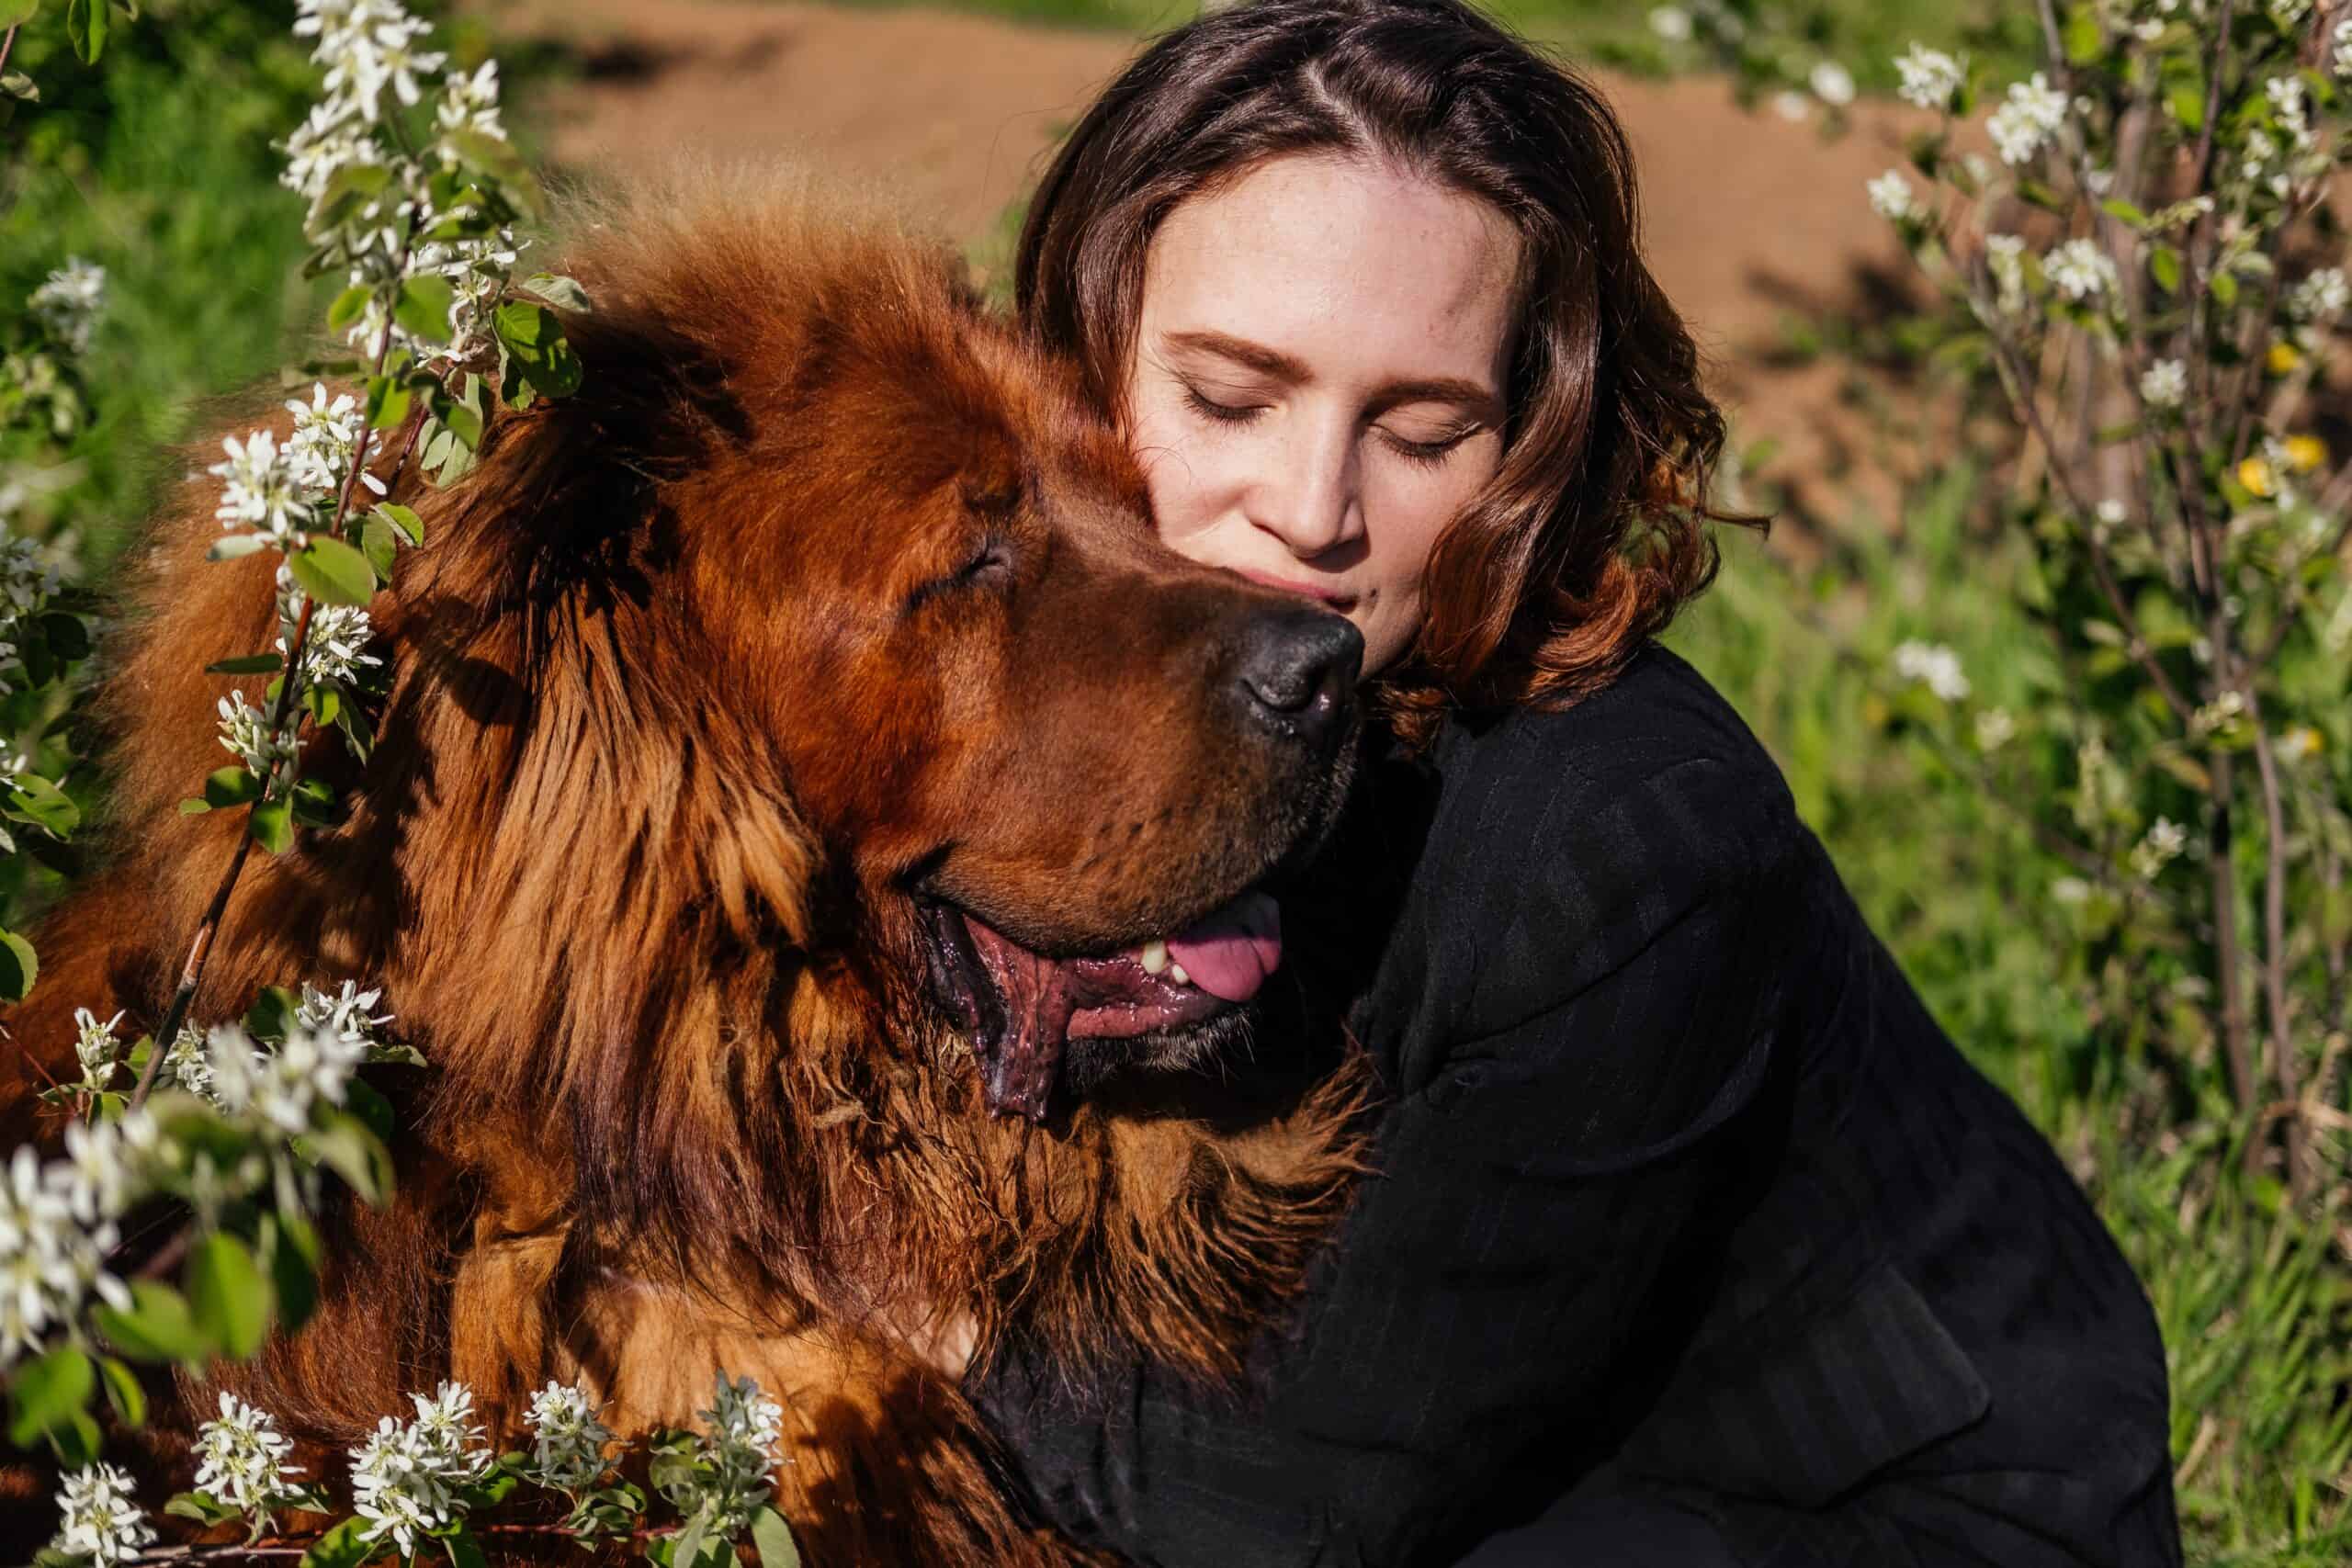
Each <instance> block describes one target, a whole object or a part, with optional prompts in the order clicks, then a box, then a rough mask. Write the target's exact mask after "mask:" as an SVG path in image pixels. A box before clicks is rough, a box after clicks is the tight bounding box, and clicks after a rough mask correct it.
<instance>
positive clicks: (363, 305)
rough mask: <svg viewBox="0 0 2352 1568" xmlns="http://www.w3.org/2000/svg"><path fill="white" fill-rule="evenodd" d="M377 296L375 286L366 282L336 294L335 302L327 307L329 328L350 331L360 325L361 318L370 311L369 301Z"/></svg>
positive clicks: (335, 330)
mask: <svg viewBox="0 0 2352 1568" xmlns="http://www.w3.org/2000/svg"><path fill="white" fill-rule="evenodd" d="M375 297H376V290H375V288H374V286H373V285H371V284H366V283H355V284H353V285H352V286H351V287H350V288H346V289H345V290H344V291H343V292H342V293H340V294H338V295H336V296H335V297H334V304H332V305H329V306H328V307H327V330H328V331H329V332H337V333H340V332H348V331H349V330H350V329H351V328H353V327H355V326H356V325H358V324H359V318H360V317H362V316H364V315H366V314H367V313H368V300H370V299H374V298H375Z"/></svg>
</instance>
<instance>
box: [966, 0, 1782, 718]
mask: <svg viewBox="0 0 2352 1568" xmlns="http://www.w3.org/2000/svg"><path fill="white" fill-rule="evenodd" d="M1293 154H1319V155H1324V156H1340V157H1349V158H1362V159H1380V160H1383V161H1385V162H1387V163H1390V164H1395V165H1397V166H1398V167H1401V168H1403V169H1406V170H1408V171H1410V172H1412V173H1414V174H1417V175H1421V176H1423V177H1426V178H1430V179H1433V180H1435V181H1437V182H1439V183H1441V184H1443V185H1446V186H1452V187H1453V188H1456V189H1459V190H1462V191H1464V192H1467V193H1468V194H1470V195H1472V196H1476V197H1480V198H1482V199H1483V200H1485V201H1487V202H1488V203H1490V204H1491V205H1492V206H1493V207H1494V208H1495V209H1497V210H1498V211H1500V212H1501V213H1502V214H1503V215H1504V216H1505V217H1506V218H1507V219H1508V220H1510V223H1511V224H1512V226H1513V227H1514V228H1515V229H1516V230H1517V231H1518V233H1519V235H1520V239H1521V266H1520V277H1521V284H1520V287H1521V291H1522V296H1521V301H1520V307H1519V310H1520V319H1519V330H1518V333H1517V337H1516V344H1517V346H1516V347H1515V349H1514V351H1513V358H1512V364H1511V367H1510V380H1509V388H1508V398H1509V402H1510V419H1509V423H1508V424H1507V427H1506V430H1505V446H1504V452H1503V458H1502V463H1501V466H1500V468H1499V470H1498V472H1497V473H1496V475H1495V477H1494V479H1493V480H1492V481H1491V482H1490V483H1488V484H1487V487H1486V488H1485V489H1484V490H1483V491H1481V492H1480V493H1479V494H1478V495H1477V496H1476V497H1475V498H1474V499H1473V500H1472V501H1471V502H1469V503H1468V505H1466V506H1465V507H1464V509H1463V511H1462V513H1461V514H1460V515H1459V516H1457V517H1455V518H1454V519H1453V520H1452V522H1451V523H1450V524H1449V525H1447V527H1446V528H1445V530H1444V531H1443V532H1442V534H1441V535H1440V536H1439V538H1438V542H1437V545H1436V547H1435V548H1434V550H1433V552H1432V554H1431V556H1430V563H1429V567H1428V572H1427V578H1426V587H1427V606H1426V611H1425V614H1424V616H1423V620H1422V623H1421V627H1420V630H1419V634H1418V636H1417V637H1416V639H1415V641H1414V643H1413V646H1412V647H1411V649H1409V650H1408V653H1407V656H1406V657H1405V658H1404V659H1403V660H1399V661H1398V664H1397V667H1396V668H1395V670H1394V671H1392V672H1391V673H1390V674H1389V675H1388V676H1387V677H1386V679H1385V680H1384V681H1383V682H1382V688H1383V696H1384V698H1385V705H1386V706H1387V708H1388V711H1389V714H1390V717H1391V721H1392V723H1393V724H1394V725H1395V727H1396V728H1397V731H1398V732H1399V733H1400V734H1402V735H1403V736H1404V737H1405V738H1406V739H1408V740H1410V741H1413V742H1416V743H1420V742H1425V741H1426V740H1427V739H1429V737H1430V735H1431V734H1432V733H1433V731H1434V729H1435V728H1436V722H1437V719H1438V718H1439V716H1441V715H1442V712H1443V711H1444V710H1445V708H1446V707H1448V706H1449V705H1462V706H1467V707H1481V708H1493V707H1507V706H1513V705H1542V706H1565V705H1568V704H1571V703H1573V702H1575V701H1576V700H1577V699H1578V698H1579V697H1582V696H1584V695H1585V694H1589V693H1590V692H1592V691H1595V690H1597V689H1599V688H1600V686H1602V685H1605V684H1607V682H1609V681H1610V679H1611V677H1613V676H1614V675H1615V673H1616V672H1617V671H1618V669H1619V668H1620V667H1621V666H1622V665H1623V662H1624V660H1626V659H1627V657H1629V656H1630V655H1631V654H1632V652H1633V651H1634V649H1636V648H1637V647H1639V646H1640V644H1641V643H1642V641H1643V640H1644V639H1645V638H1647V637H1651V636H1654V635H1656V634H1657V633H1658V632H1660V631H1662V630H1664V629H1665V627H1666V626H1667V624H1668V622H1669V621H1671V620H1672V619H1673V617H1674V615H1675V612H1676V611H1677V610H1678V609H1679V608H1680V606H1681V605H1682V604H1684V603H1685V602H1686V601H1688V600H1689V599H1691V597H1692V596H1694V595H1695V594H1697V593H1699V592H1701V591H1702V590H1703V589H1704V588H1705V587H1706V586H1707V584H1708V583H1709V582H1710V581H1712V580H1713V577H1714V572H1715V567H1716V560H1717V558H1716V552H1715V546H1714V540H1713V537H1712V534H1711V530H1710V528H1709V526H1708V525H1709V524H1711V523H1736V524H1740V525H1753V526H1759V527H1760V526H1762V525H1764V524H1765V522H1766V519H1764V518H1761V517H1757V516H1751V515H1747V514H1745V513H1730V512H1724V511H1719V510H1716V509H1715V508H1713V506H1711V505H1710V504H1709V503H1708V501H1707V496H1708V491H1709V487H1710V480H1711V478H1712V475H1713V468H1714V464H1715V462H1716V460H1717V458H1718V457H1719V456H1720V455H1721V453H1722V450H1723V444H1724V421H1723V414H1722V412H1721V411H1720V410H1718V409H1717V408H1716V406H1715V404H1714V402H1713V400H1712V399H1710V398H1709V397H1708V396H1707V394H1706V393H1705V392H1704V391H1703V390H1702V388H1701V386H1700V362H1699V354H1698V350H1697V347H1696V345H1695V344H1693V343H1692V342H1691V333H1690V331H1689V329H1688V328H1686V327H1685V326H1684V325H1683V322H1682V319H1681V317H1680V316H1679V314H1678V313H1677V312H1676V311H1675V309H1674V307H1673V306H1672V305H1671V304H1669V303H1668V300H1667V298H1666V295H1665V293H1664V291H1663V290H1661V289H1660V288H1658V285H1657V279H1656V278H1654V277H1652V276H1650V271H1649V268H1648V266H1647V265H1645V263H1644V262H1643V259H1642V254H1641V244H1640V232H1639V229H1640V221H1639V211H1640V209H1639V206H1638V202H1637V197H1636V194H1635V186H1634V161H1633V154H1632V152H1631V150H1630V149H1629V148H1628V146H1627V144H1626V141H1625V133H1624V130H1623V128H1622V127H1621V126H1620V125H1619V124H1618V122H1617V118H1616V116H1615V115H1614V114H1613V113H1612V112H1611V109H1610V107H1609V105H1608V104H1607V102H1606V101H1605V100H1604V99H1603V98H1602V97H1601V96H1600V93H1599V92H1598V91H1597V90H1596V89H1595V88H1594V87H1593V86H1592V85H1590V84H1589V83H1587V82H1585V81H1584V80H1582V79H1581V78H1580V77H1578V76H1577V74H1576V73H1574V72H1573V71H1571V70H1568V69H1567V68H1566V67H1564V66H1563V65H1561V64H1559V63H1557V62H1555V61H1552V60H1549V59H1547V58H1545V57H1544V56H1543V55H1541V54H1539V53H1537V52H1536V51H1535V50H1534V49H1532V47H1531V46H1529V45H1528V44H1527V43H1526V42H1525V41H1523V40H1522V39H1518V38H1516V37H1514V36H1513V35H1512V34H1510V32H1508V31H1506V30H1505V29H1504V28H1500V27H1498V26H1497V25H1496V24H1495V23H1494V22H1493V21H1491V20H1489V19H1488V18H1487V17H1485V16H1483V15H1481V14H1480V13H1479V12H1477V11H1476V10H1474V9H1472V8H1471V7H1469V6H1465V5H1462V4H1460V3H1458V0H1251V3H1249V4H1243V5H1239V6H1233V7H1231V8H1229V9H1225V10H1220V11H1216V12H1212V13H1210V14H1208V15H1206V16H1204V17H1201V18H1200V19H1198V20H1197V21H1193V22H1191V23H1189V24H1187V25H1185V26H1183V27H1181V28H1176V29H1175V30H1174V31H1172V32H1170V33H1168V34H1166V35H1164V36H1163V37H1161V38H1160V39H1159V40H1158V41H1157V42H1155V43H1154V44H1153V45H1152V46H1151V47H1150V48H1149V49H1148V50H1147V51H1145V52H1144V53H1143V54H1142V55H1141V56H1140V57H1139V58H1137V59H1136V61H1135V62H1134V63H1133V64H1131V65H1129V66H1128V67H1127V69H1126V70H1125V72H1124V73H1121V75H1120V76H1119V77H1118V79H1117V80H1116V81H1114V82H1113V83H1112V84H1111V85H1110V86H1109V87H1108V88H1106V89H1105V90H1104V91H1103V94H1102V96H1100V97H1098V98H1096V99H1095V101H1094V103H1093V105H1092V107H1090V108H1089V109H1088V111H1087V113H1086V116H1085V118H1083V119H1081V120H1080V122H1079V124H1078V127H1077V129H1076V130H1074V131H1073V132H1072V133H1071V134H1070V137H1069V141H1068V142H1066V143H1065V144H1064V146H1063V147H1062V150H1061V152H1059V153H1058V154H1057V156H1056V158H1055V159H1054V162H1053V164H1052V166H1051V167H1050V168H1049V169H1047V171H1046V175H1045V179H1044V181H1043V183H1042V184H1041V185H1040V186H1039V187H1038V191H1037V195H1036V197H1035V201H1034V202H1033V203H1032V204H1031V207H1030V209H1029V214H1028V218H1027V220H1026V222H1025V223H1024V224H1023V229H1022V233H1021V245H1020V251H1019V254H1018V258H1017V260H1016V262H1015V265H1014V273H1013V288H1014V299H1015V303H1016V308H1017V310H1018V311H1019V314H1020V317H1021V320H1022V321H1023V325H1024V327H1025V328H1026V330H1027V331H1028V332H1029V333H1031V335H1032V336H1034V337H1035V338H1036V339H1037V340H1038V341H1040V342H1041V343H1043V344H1045V345H1046V346H1047V347H1049V348H1053V349H1056V350H1058V351H1060V352H1063V353H1066V354H1070V355H1075V356H1076V357H1077V358H1078V360H1079V362H1080V365H1081V367H1083V370H1084V374H1085V377H1086V380H1087V384H1088V389H1089V390H1090V392H1091V394H1092V395H1093V397H1094V398H1095V399H1096V400H1098V401H1099V402H1100V403H1101V404H1102V406H1103V407H1104V408H1106V409H1109V410H1111V411H1113V412H1114V414H1116V413H1118V412H1121V410H1122V405H1123V402H1124V389H1125V382H1126V372H1127V367H1128V364H1129V359H1130V355H1131V354H1132V352H1133V350H1134V346H1135V344H1134V338H1135V332H1136V322H1137V321H1138V320H1139V319H1140V315H1141V307H1142V296H1143V282H1144V263H1145V255H1146V252H1147V250H1148V247H1149V245H1150V243H1151V238H1152V236H1153V234H1154V233H1155V232H1156V231H1158V229H1159V225H1160V223H1161V222H1162V221H1163V220H1166V218H1167V217H1168V215H1169V213H1170V212H1172V211H1173V210H1175V209H1176V208H1177V206H1178V205H1179V204H1181V203H1182V202H1183V201H1184V200H1186V199H1187V198H1189V197H1193V196H1195V195H1198V194H1201V193H1203V192H1204V191H1211V190H1215V189H1217V188H1220V187H1221V186H1225V185H1227V184H1229V183H1231V182H1232V181H1234V180H1235V179H1237V178H1238V177H1239V176H1240V175H1242V174H1244V173H1246V172H1247V171H1248V170H1250V169H1251V168H1253V167H1255V166H1256V165H1258V164H1261V163H1264V162H1265V161H1267V160H1269V159H1272V158H1277V157H1283V156H1286V155H1293Z"/></svg>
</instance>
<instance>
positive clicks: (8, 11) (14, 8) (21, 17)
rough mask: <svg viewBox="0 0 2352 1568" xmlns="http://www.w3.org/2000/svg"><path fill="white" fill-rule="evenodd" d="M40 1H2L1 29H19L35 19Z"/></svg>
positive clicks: (0, 11)
mask: <svg viewBox="0 0 2352 1568" xmlns="http://www.w3.org/2000/svg"><path fill="white" fill-rule="evenodd" d="M39 10H40V0H0V28H18V27H22V26H24V25H25V24H26V23H27V22H29V21H31V20H32V19H33V14H34V13H35V12H37V11H39Z"/></svg>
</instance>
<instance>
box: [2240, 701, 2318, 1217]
mask: <svg viewBox="0 0 2352 1568" xmlns="http://www.w3.org/2000/svg"><path fill="white" fill-rule="evenodd" d="M2238 689H2239V691H2240V692H2241V693H2242V694H2244V695H2245V709H2246V718H2247V720H2248V721H2249V722H2250V723H2251V724H2252V725H2253V726H2254V762H2255V767H2256V771H2257V772H2258V773H2260V774H2261V777H2262V816H2263V825H2264V828H2265V829H2266V831H2267V836H2268V841H2267V844H2266V846H2265V860H2266V864H2265V866H2264V872H2263V889H2262V946H2263V953H2262V983H2263V1005H2264V1010H2266V1011H2267V1013H2268V1014H2269V1017H2270V1071H2271V1073H2272V1075H2273V1076H2274V1077H2277V1078H2278V1092H2279V1094H2280V1095H2281V1096H2282V1097H2283V1098H2285V1099H2286V1100H2290V1101H2291V1100H2295V1099H2296V1096H2297V1082H2296V1080H2297V1077H2298V1073H2297V1066H2298V1064H2297V1063H2296V1061H2295V1043H2294V1038H2293V1036H2292V1035H2291V1034H2290V1032H2289V1031H2288V1027H2287V811H2286V807H2285V805H2284V803H2283V802H2282V801H2281V800H2280V798H2279V790H2278V759H2277V758H2276V757H2274V756H2273V755H2272V753H2271V745H2270V735H2269V732H2268V730H2267V728H2265V727H2264V724H2263V718H2262V705H2261V703H2260V701H2259V700H2258V699H2257V698H2256V696H2255V692H2254V682H2253V681H2252V680H2251V679H2248V680H2246V681H2245V682H2244V683H2243V684H2242V685H2240V687H2239V688H2238ZM2308 1157H2309V1150H2308V1147H2307V1139H2306V1137H2305V1131H2304V1126H2303V1122H2302V1120H2301V1118H2300V1117H2290V1118H2289V1119H2288V1122H2287V1190H2289V1191H2290V1192H2291V1193H2292V1194H2293V1195H2294V1196H2295V1197H2296V1198H2298V1199H2301V1197H2303V1195H2304V1194H2305V1193H2306V1192H2307V1191H2308V1190H2309V1188H2310V1176H2311V1173H2310V1171H2309V1169H2308V1168H2307V1161H2308Z"/></svg>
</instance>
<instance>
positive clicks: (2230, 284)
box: [2211, 272, 2238, 310]
mask: <svg viewBox="0 0 2352 1568" xmlns="http://www.w3.org/2000/svg"><path fill="white" fill-rule="evenodd" d="M2211 288H2212V290H2213V299H2214V301H2215V303H2217V304H2219V305H2220V306H2221V307H2222V310H2229V309H2230V308H2231V307H2233V306H2234V305H2235V304H2236V303H2237V302H2238V280H2237V279H2236V278H2235V277H2234V276H2231V275H2230V274H2229V273H2226V272H2217V273H2215V274H2214V275H2213V281H2212V284H2211Z"/></svg>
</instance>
